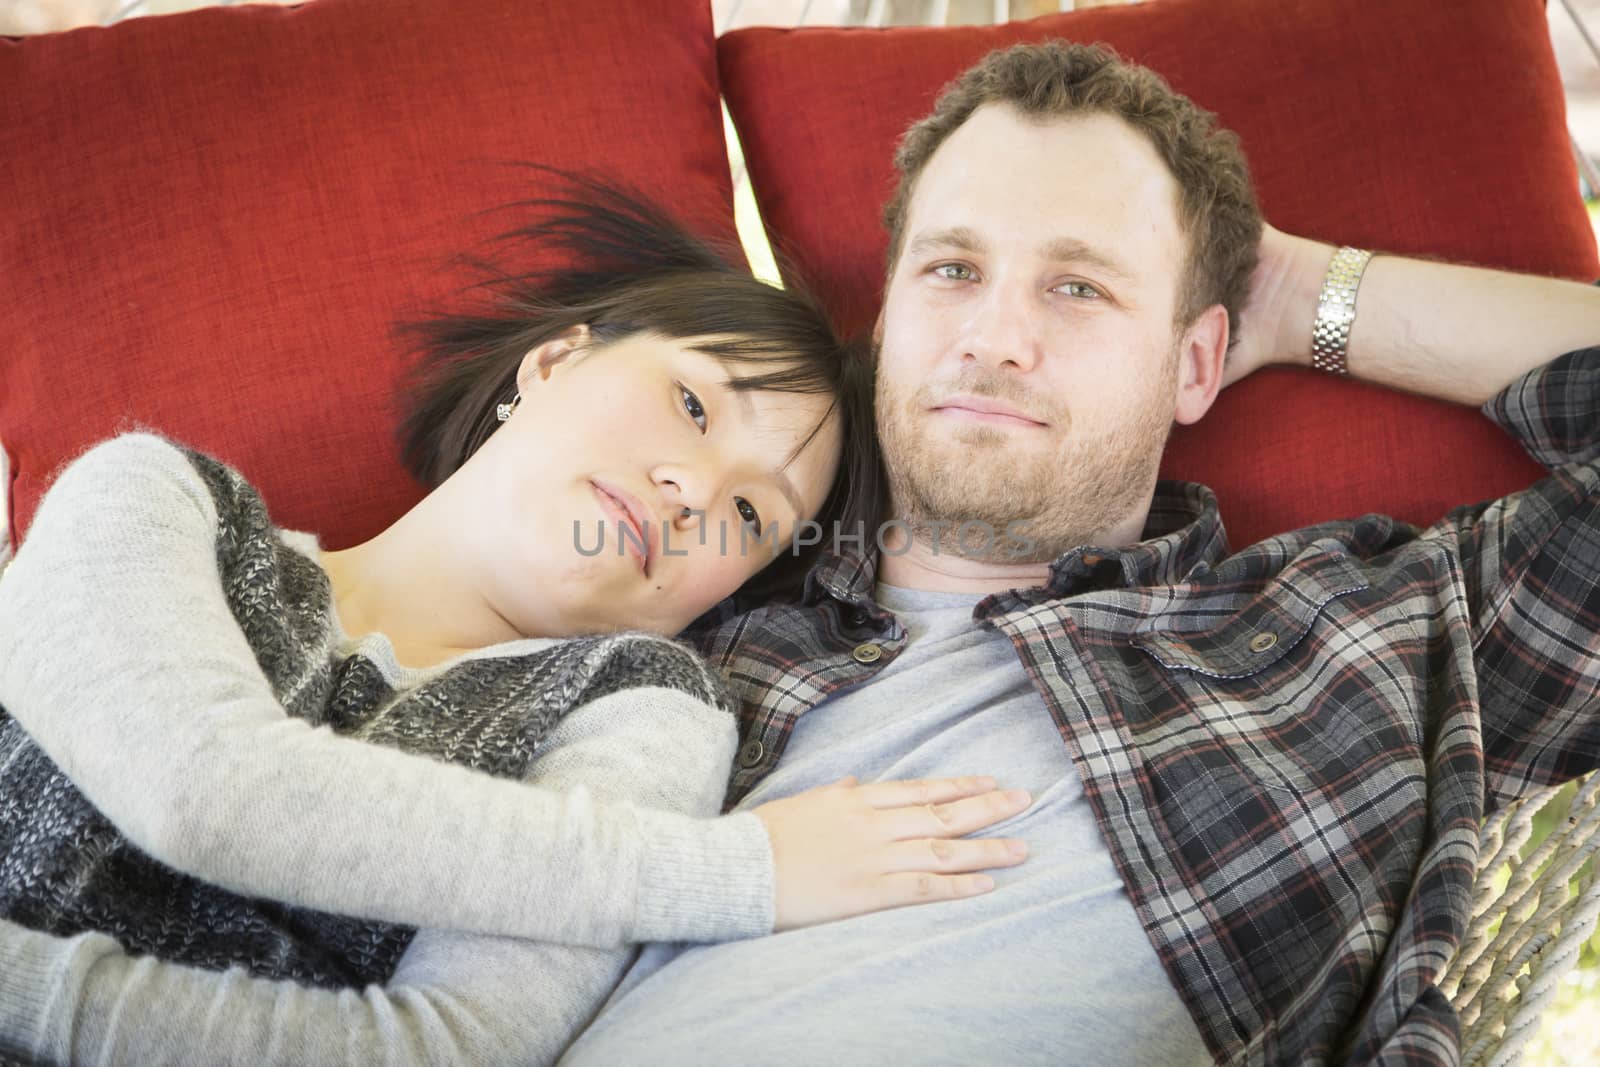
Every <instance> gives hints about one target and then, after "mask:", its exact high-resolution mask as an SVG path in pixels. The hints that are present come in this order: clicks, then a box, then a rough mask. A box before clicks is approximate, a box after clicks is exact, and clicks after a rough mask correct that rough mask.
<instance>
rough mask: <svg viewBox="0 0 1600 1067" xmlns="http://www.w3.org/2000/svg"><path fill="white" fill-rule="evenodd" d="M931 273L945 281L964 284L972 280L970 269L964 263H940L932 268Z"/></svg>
mask: <svg viewBox="0 0 1600 1067" xmlns="http://www.w3.org/2000/svg"><path fill="white" fill-rule="evenodd" d="M933 273H935V274H937V275H938V276H939V277H941V278H944V279H945V280H947V281H952V282H965V281H971V280H972V268H971V267H969V266H967V265H966V264H965V263H941V264H939V265H938V266H937V267H935V268H933Z"/></svg>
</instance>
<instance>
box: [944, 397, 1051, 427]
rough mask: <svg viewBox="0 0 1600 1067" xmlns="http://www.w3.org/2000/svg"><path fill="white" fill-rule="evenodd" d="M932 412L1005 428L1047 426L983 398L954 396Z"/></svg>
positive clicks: (1012, 408)
mask: <svg viewBox="0 0 1600 1067" xmlns="http://www.w3.org/2000/svg"><path fill="white" fill-rule="evenodd" d="M930 410H932V411H937V412H939V413H941V414H944V415H951V416H954V417H956V418H959V419H965V420H967V421H970V422H986V423H991V424H994V425H1003V426H1045V425H1047V424H1046V423H1045V422H1043V421H1042V420H1040V419H1036V418H1034V417H1033V416H1032V415H1029V414H1027V413H1026V412H1024V411H1022V410H1021V409H1020V408H1014V407H1012V406H1011V405H1009V404H1002V403H1000V402H999V401H997V400H989V399H987V398H985V397H981V396H952V397H949V398H947V399H945V400H941V401H939V403H937V404H935V405H934V406H933V407H932V408H931V409H930Z"/></svg>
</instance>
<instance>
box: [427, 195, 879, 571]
mask: <svg viewBox="0 0 1600 1067" xmlns="http://www.w3.org/2000/svg"><path fill="white" fill-rule="evenodd" d="M534 169H536V170H539V171H542V172H544V173H545V174H553V175H555V176H556V177H557V178H559V179H560V180H561V182H562V183H563V184H564V185H565V186H566V190H565V192H564V194H563V195H561V196H559V197H553V198H543V199H536V200H529V201H523V202H520V203H518V204H515V205H511V207H512V208H513V209H516V210H519V211H526V212H528V213H529V214H530V215H532V216H533V218H532V220H531V221H528V222H526V223H524V224H522V225H519V226H517V227H516V228H514V229H512V230H510V231H508V232H507V233H505V234H503V235H502V236H501V238H500V241H501V243H502V244H504V245H506V246H507V247H509V248H511V249H512V250H513V251H512V253H511V257H514V255H515V249H517V248H531V249H533V250H534V255H535V256H536V257H537V258H538V259H540V260H541V261H542V262H549V260H550V254H551V251H552V250H555V251H556V252H557V253H559V256H558V259H559V262H557V263H556V264H555V265H553V266H549V267H544V268H541V269H538V270H533V271H525V272H513V271H510V270H508V269H507V267H506V265H505V264H506V261H507V259H508V258H511V257H508V256H506V255H502V256H500V257H497V260H496V261H494V262H490V261H484V260H474V261H472V265H473V267H474V268H475V270H476V271H477V273H479V274H480V275H481V276H482V280H480V281H478V282H477V283H475V284H474V285H473V286H472V287H471V288H470V289H469V292H470V293H471V294H472V295H473V296H474V297H475V298H476V303H475V306H474V307H472V308H471V309H470V310H466V311H460V312H442V313H438V314H435V315H432V316H430V317H428V318H426V319H423V320H420V321H415V322H411V323H407V324H405V325H404V326H403V327H402V328H403V329H404V330H405V331H406V332H408V333H409V334H410V335H411V336H412V337H414V338H415V339H416V340H417V342H418V347H419V349H420V359H419V360H418V362H417V364H416V367H415V369H414V370H413V372H412V375H411V377H410V379H409V381H408V382H407V383H406V393H407V396H406V402H405V405H404V410H405V411H406V414H405V417H404V419H403V421H402V422H401V425H400V429H399V437H400V449H401V455H402V457H403V459H404V461H405V464H406V466H407V467H408V468H409V469H410V470H411V472H412V473H413V474H414V475H415V476H416V477H417V478H418V479H419V480H420V481H422V483H423V484H425V485H428V486H434V485H438V484H439V483H440V482H442V481H444V480H445V479H446V478H448V477H449V476H450V475H451V474H453V473H454V472H455V471H456V470H457V469H458V468H459V467H460V466H461V465H462V464H463V463H465V462H466V461H467V459H468V457H470V456H471V455H472V454H473V453H474V452H476V451H477V450H478V448H479V447H480V446H481V445H482V444H483V442H484V441H486V440H487V439H488V437H489V435H490V434H491V433H493V432H494V430H495V428H496V427H497V426H498V425H499V420H498V419H496V417H495V408H496V406H497V405H498V404H502V403H506V402H508V401H510V400H511V399H512V397H513V396H514V395H515V394H516V390H517V385H516V379H517V371H518V369H519V367H520V366H521V364H522V361H523V359H524V357H525V356H526V355H527V354H528V353H529V352H530V351H531V350H533V349H534V348H536V347H538V346H539V345H540V344H542V343H544V342H546V341H549V340H551V339H553V338H556V337H559V336H561V335H562V334H564V333H566V332H567V331H568V330H570V329H572V328H574V327H576V326H580V325H587V326H588V327H589V332H590V337H591V338H592V343H594V344H597V345H606V344H611V343H614V342H617V341H621V340H624V339H626V338H628V337H631V336H634V335H636V334H642V333H649V334H653V335H655V336H659V337H662V338H665V339H668V340H673V341H683V340H688V339H691V338H693V339H695V348H696V349H697V350H699V351H702V352H705V353H706V354H708V355H711V356H714V357H716V358H717V359H719V360H721V361H723V362H724V363H727V364H740V365H743V366H742V370H743V371H744V373H742V374H741V375H739V376H735V377H734V378H733V381H732V383H731V385H732V388H735V389H768V390H773V391H777V392H786V393H802V394H811V395H824V396H831V397H833V403H832V405H831V406H830V409H829V411H830V414H834V415H837V417H838V419H839V424H840V429H841V431H842V436H843V460H842V462H841V465H840V470H839V476H838V477H837V479H836V480H835V482H834V485H833V488H832V490H831V491H830V493H829V495H828V498H827V501H826V503H825V504H824V505H823V510H822V512H821V513H820V514H819V515H818V517H817V520H816V521H817V522H818V523H819V524H820V525H821V526H822V528H823V530H824V531H826V536H825V537H824V538H823V542H822V544H821V545H820V546H819V547H822V548H827V547H829V542H830V541H831V539H832V533H833V531H834V530H836V529H840V528H842V529H844V530H847V531H851V532H854V531H856V530H858V529H860V530H866V531H869V533H870V531H871V530H872V529H874V526H875V523H876V521H877V518H878V515H879V513H880V509H881V503H882V497H883V493H884V487H885V485H886V480H885V478H884V476H883V470H882V463H881V460H880V458H879V454H878V447H877V437H876V434H875V433H874V429H873V412H872V403H873V367H872V355H871V351H870V346H869V345H866V344H864V343H859V342H858V343H852V344H844V343H841V342H840V341H839V339H838V338H837V337H836V335H835V334H834V332H833V329H832V327H831V326H830V325H829V323H828V319H827V316H826V315H825V314H824V313H823V311H822V309H821V307H820V306H819V305H818V304H817V302H816V301H815V300H814V299H813V298H812V297H811V296H810V294H809V293H808V292H807V291H806V290H805V289H804V288H802V287H799V286H796V285H793V284H791V285H789V286H788V287H786V288H782V289H780V288H777V287H775V286H772V285H768V284H767V283H765V282H762V281H760V280H758V279H756V278H755V277H753V276H752V275H751V274H750V273H749V272H748V271H747V270H746V269H745V267H744V266H743V256H742V254H741V253H739V252H737V251H728V252H723V251H719V250H718V249H717V248H716V247H714V246H713V245H712V244H710V243H708V242H706V241H704V240H702V239H701V238H699V237H696V236H695V235H694V234H692V233H690V232H689V231H688V230H687V229H685V228H684V227H683V226H682V225H681V224H679V223H678V222H676V221H675V220H673V219H672V218H670V217H669V216H668V215H667V214H666V213H665V212H663V211H662V210H661V209H660V208H658V207H656V206H655V205H653V204H651V203H650V202H649V201H648V200H647V199H645V198H644V197H643V196H642V195H640V194H638V193H637V192H633V191H631V190H627V189H624V188H621V187H619V186H617V185H614V184H610V183H607V182H605V181H602V180H600V179H596V178H592V177H584V176H578V175H573V174H569V173H567V172H564V171H558V170H555V169H554V168H550V167H544V166H537V165H535V166H534ZM767 364H770V367H768V366H765V365H767ZM755 365H762V369H760V370H755V371H752V370H751V368H752V367H753V366H755ZM821 428H822V423H821V422H819V423H818V425H817V426H816V427H814V428H813V429H812V433H811V435H810V436H808V438H807V440H806V442H805V443H802V445H801V446H800V447H801V448H804V447H805V444H806V443H809V442H810V440H811V437H814V436H815V434H816V433H817V432H818V431H819V430H820V429H821ZM797 451H798V450H797ZM783 558H784V559H785V560H788V561H790V562H787V563H780V564H775V565H774V567H772V568H768V572H771V573H768V572H763V575H762V577H761V579H760V582H759V590H760V591H761V592H763V593H765V592H766V591H773V592H775V591H776V590H777V588H778V587H779V586H780V585H783V584H786V583H788V582H791V581H793V580H795V578H796V577H797V576H798V575H799V574H801V573H803V571H802V570H801V568H802V567H803V566H804V565H805V564H806V563H809V561H810V558H811V557H810V556H809V555H802V556H798V557H797V556H796V555H795V554H794V553H792V552H789V553H785V556H784V557H783ZM752 584H753V585H754V584H755V583H752ZM752 591H753V590H752V588H751V586H747V587H746V589H745V590H744V592H745V593H746V595H749V594H750V593H751V592H752Z"/></svg>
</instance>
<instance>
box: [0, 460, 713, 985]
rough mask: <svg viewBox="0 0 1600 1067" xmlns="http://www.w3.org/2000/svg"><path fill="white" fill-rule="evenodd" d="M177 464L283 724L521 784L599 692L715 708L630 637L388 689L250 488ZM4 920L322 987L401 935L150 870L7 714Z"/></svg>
mask: <svg viewBox="0 0 1600 1067" xmlns="http://www.w3.org/2000/svg"><path fill="white" fill-rule="evenodd" d="M186 455H187V457H188V458H189V460H190V462H191V463H192V464H193V465H194V467H195V468H196V469H197V471H198V472H199V473H200V475H201V477H202V479H203V481H204V483H205V485H206V486H207V488H208V489H209V490H210V492H211V495H212V497H213V499H214V501H215V504H216V509H217V513H218V530H217V560H218V564H219V569H220V572H221V575H222V579H223V585H224V589H225V592H226V596H227V599H228V603H229V606H230V608H231V610H232V612H233V615H234V618H235V619H236V620H237V622H238V624H239V627H240V629H241V630H242V631H243V633H244V634H245V637H246V639H247V640H248V641H249V644H250V646H251V648H252V649H253V650H254V652H255V655H256V659H257V662H258V663H259V664H260V667H261V669H262V671H263V672H264V674H265V675H266V677H267V679H268V680H269V682H270V683H271V686H272V690H273V693H274V695H275V696H276V697H277V698H278V700H279V701H280V702H281V703H282V705H283V707H284V708H285V710H286V711H288V712H289V714H291V715H293V716H296V717H299V718H302V719H305V720H307V721H308V722H310V723H312V724H314V725H324V726H327V727H329V728H331V729H332V730H334V731H336V732H338V733H341V734H345V735H348V736H351V737H355V738H359V739H361V740H364V741H369V742H372V743H374V744H380V745H389V746H393V747H396V748H401V749H406V750H408V751H411V752H415V753H422V754H425V755H429V756H432V757H434V758H437V759H440V760H446V761H450V762H454V763H459V764H463V765H465V766H468V767H472V768H474V769H477V770H481V771H484V772H487V773H490V774H495V775H501V776H506V777H520V776H522V775H524V774H525V773H526V771H527V768H528V765H529V762H530V761H531V760H532V758H533V756H534V754H535V753H536V752H537V751H538V747H539V744H540V741H541V739H542V738H544V737H545V735H546V734H547V733H548V732H549V731H550V729H551V727H552V726H553V725H554V724H555V723H556V722H557V721H558V720H560V718H561V717H562V716H563V715H565V714H566V713H567V712H568V711H570V710H572V709H573V708H575V707H577V706H579V705H581V704H583V703H586V702H587V701H590V700H593V699H596V698H598V697H599V696H602V695H604V694H606V693H611V692H615V691H617V690H619V689H625V688H630V687H634V686H642V685H652V686H669V687H672V688H676V689H678V690H680V691H683V692H685V693H688V694H689V695H691V696H693V697H695V698H696V699H700V700H703V701H705V702H707V703H711V704H715V705H719V706H721V707H723V708H727V707H728V702H727V699H726V696H725V694H724V692H723V690H722V687H721V683H720V681H719V680H718V679H717V678H716V676H715V675H714V674H713V673H712V672H710V671H709V670H707V669H706V668H705V666H704V665H703V664H702V662H701V661H700V660H699V659H698V658H697V657H696V656H694V655H693V654H691V653H690V652H689V651H688V650H686V649H684V648H683V647H681V646H679V645H677V644H675V643H673V642H671V641H668V640H665V639H663V638H658V637H652V636H648V635H637V634H625V635H611V636H604V637H587V638H578V639H573V640H570V641H564V642H561V643H559V644H557V645H553V646H550V647H548V648H544V649H541V650H539V651H535V652H531V653H528V652H523V653H520V654H517V655H513V656H506V657H495V656H481V657H474V658H468V659H464V660H462V661H461V662H459V663H457V664H456V665H454V666H453V667H451V668H450V669H448V670H446V671H444V672H442V673H439V674H436V675H434V676H432V677H429V678H427V679H426V680H425V681H422V682H420V683H419V684H417V685H416V686H415V687H414V688H411V689H407V690H404V691H399V692H397V691H396V690H395V688H394V687H393V686H392V685H391V684H390V682H389V681H388V680H387V679H386V678H385V676H384V673H383V671H382V670H381V669H380V668H379V667H378V666H377V665H375V664H374V663H373V662H372V661H371V660H369V659H367V658H366V657H365V656H363V655H361V654H360V653H355V654H345V655H341V653H340V651H339V630H338V626H337V620H336V616H335V614H334V609H333V601H332V597H331V591H330V589H329V585H328V580H327V576H326V575H325V574H324V573H323V571H322V570H321V568H320V567H318V566H317V565H316V564H315V563H314V562H313V561H312V560H311V559H309V558H307V557H306V556H305V555H303V554H302V553H300V552H298V551H296V550H295V549H293V548H290V547H288V546H287V545H285V544H284V543H283V541H282V540H281V539H280V536H279V531H278V530H277V529H276V528H275V527H273V526H272V524H271V522H270V521H269V519H268V516H267V511H266V507H265V505H264V504H263V502H262V500H261V497H260V496H259V494H258V493H257V492H256V491H255V490H254V489H253V488H252V487H251V486H250V485H249V484H248V483H247V482H246V481H245V480H244V479H243V478H242V477H241V476H240V475H239V474H238V473H237V472H235V471H233V470H231V469H230V468H228V467H226V466H224V465H223V464H221V463H218V462H217V461H215V460H213V459H210V458H208V457H205V456H202V455H200V454H198V453H194V452H188V453H186ZM107 697H108V699H114V698H115V694H107ZM205 802H206V801H205V798H204V797H196V798H195V803H201V804H203V803H205ZM305 817H306V818H307V819H308V820H315V819H316V818H317V814H316V812H315V811H307V812H306V813H305ZM0 916H4V917H6V918H10V919H12V920H15V921H17V922H19V923H21V924H23V925H25V926H29V927H32V928H35V929H39V930H44V931H47V932H50V933H55V934H62V935H70V934H76V933H79V932H82V931H85V930H95V931H100V932H103V933H107V934H110V935H111V936H113V937H115V938H116V939H117V940H118V941H119V942H121V943H122V944H123V945H124V946H125V947H126V948H127V949H129V950H130V951H131V952H134V953H136V954H141V955H143V954H148V955H154V956H157V957H160V958H162V959H167V960H172V961H176V962H182V963H188V964H194V965H198V966H203V967H207V968H212V969H219V970H220V969H224V968H227V967H229V966H231V965H236V964H237V965H242V966H244V967H245V968H246V969H248V970H249V971H250V972H252V973H254V974H257V975H261V976H264V977H274V978H293V979H296V980H298V981H301V982H304V983H310V984H314V985H320V986H360V985H366V984H368V983H372V982H383V981H384V980H385V979H386V978H388V976H389V975H390V974H391V973H392V971H393V969H394V966H395V963H396V961H397V960H398V959H399V957H400V954H401V953H402V952H403V951H404V950H405V948H406V946H407V945H408V944H409V943H410V940H411V938H412V936H413V934H414V932H415V931H414V930H413V928H410V927H406V926H398V925H392V924H384V923H375V922H367V921H361V920H357V919H351V918H347V917H342V916H336V915H329V914H326V913H322V912H316V911H310V910H306V909H298V908H291V907H286V906H284V905H281V904H278V903H275V902H273V901H269V900H261V899H251V898H247V897H243V896H240V895H237V894H234V893H230V892H227V891H225V890H222V889H219V888H217V887H215V886H211V885H208V884H206V883H203V882H200V881H198V880H196V879H194V878H191V877H189V876H187V875H185V874H182V873H180V872H178V871H175V870H173V869H172V868H170V867H167V866H165V865H163V864H161V863H158V862H157V861H155V860H153V859H151V858H150V857H149V856H147V855H145V854H144V853H142V852H141V851H139V850H138V849H137V848H135V847H134V846H133V845H132V844H130V843H129V842H128V841H127V840H126V839H125V838H124V837H123V836H122V835H121V834H120V833H119V832H118V831H117V830H116V829H115V827H113V826H112V825H111V823H110V822H109V821H108V820H107V819H105V818H104V817H103V816H101V815H100V814H99V812H97V811H96V810H95V808H94V807H93V805H91V804H90V803H89V802H88V800H86V799H85V798H84V796H83V795H82V794H81V793H80V792H79V791H78V789H77V788H76V787H75V786H74V785H73V784H72V782H71V781H70V780H69V779H68V778H67V777H66V776H65V775H64V774H63V773H62V772H61V770H60V769H59V768H58V767H57V766H56V765H55V764H54V763H53V762H51V760H50V759H49V757H48V756H46V755H45V754H44V753H43V752H42V751H41V750H40V749H39V748H38V746H37V745H35V744H34V743H33V741H32V740H31V739H30V738H29V737H28V735H27V734H26V733H25V732H24V731H23V730H22V729H21V727H20V726H19V725H18V724H17V723H16V722H15V721H14V720H13V719H12V718H11V717H10V716H9V715H7V714H6V713H5V712H4V710H3V709H0Z"/></svg>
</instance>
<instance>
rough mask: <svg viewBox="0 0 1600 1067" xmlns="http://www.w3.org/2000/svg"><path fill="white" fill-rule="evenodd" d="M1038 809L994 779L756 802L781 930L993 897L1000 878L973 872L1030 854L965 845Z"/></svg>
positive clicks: (845, 788)
mask: <svg viewBox="0 0 1600 1067" xmlns="http://www.w3.org/2000/svg"><path fill="white" fill-rule="evenodd" d="M1031 802H1032V799H1031V798H1030V797H1029V795H1028V793H1027V792H1026V791H1025V790H1020V789H1014V790H998V789H995V788H994V779H993V778H990V777H988V776H986V775H974V776H967V777H961V778H926V779H919V780H916V781H904V782H876V783H872V784H869V785H865V786H863V785H857V784H855V783H854V778H853V776H852V777H846V778H842V779H840V780H839V781H837V782H833V783H831V784H829V785H825V786H818V787H816V788H813V789H808V790H806V791H805V792H803V793H797V794H795V795H794V796H790V797H783V798H780V799H778V800H770V801H767V802H766V803H765V804H760V805H757V806H756V807H755V808H753V809H752V811H753V812H754V814H755V815H756V816H757V817H758V818H760V819H761V821H762V823H763V824H764V825H765V827H766V831H767V837H768V839H769V841H770V842H771V844H772V860H773V867H774V874H775V883H774V889H775V896H776V899H775V901H774V904H775V906H776V914H775V928H776V929H778V930H788V929H793V928H795V927H800V926H809V925H811V924H812V923H818V922H826V921H828V920H831V919H842V918H846V917H848V916H853V915H860V914H863V913H864V912H869V911H876V910H878V909H879V908H892V907H901V906H903V905H907V904H918V903H926V902H928V901H934V900H953V899H956V898H958V897H968V896H974V895H976V894H978V893H986V892H988V891H989V890H990V889H992V888H994V883H993V880H992V879H989V878H987V877H986V876H983V875H978V874H976V873H973V872H976V871H978V870H980V869H987V868H998V867H1012V866H1015V865H1016V864H1018V863H1021V862H1023V860H1024V859H1026V857H1027V853H1026V850H1025V849H1017V848H1014V847H1012V845H1013V843H1012V842H1011V841H1009V840H1003V839H986V840H977V841H969V840H958V839H960V838H963V837H964V835H966V834H968V833H971V832H973V831H976V830H981V829H983V828H984V827H986V826H992V825H993V824H995V823H997V822H999V821H1000V820H1002V819H1006V818H1010V817H1011V816H1013V815H1015V814H1017V813H1018V812H1020V811H1022V810H1023V809H1024V808H1026V807H1027V806H1028V805H1029V804H1030V803H1031ZM1016 844H1017V845H1020V844H1021V842H1016Z"/></svg>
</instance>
